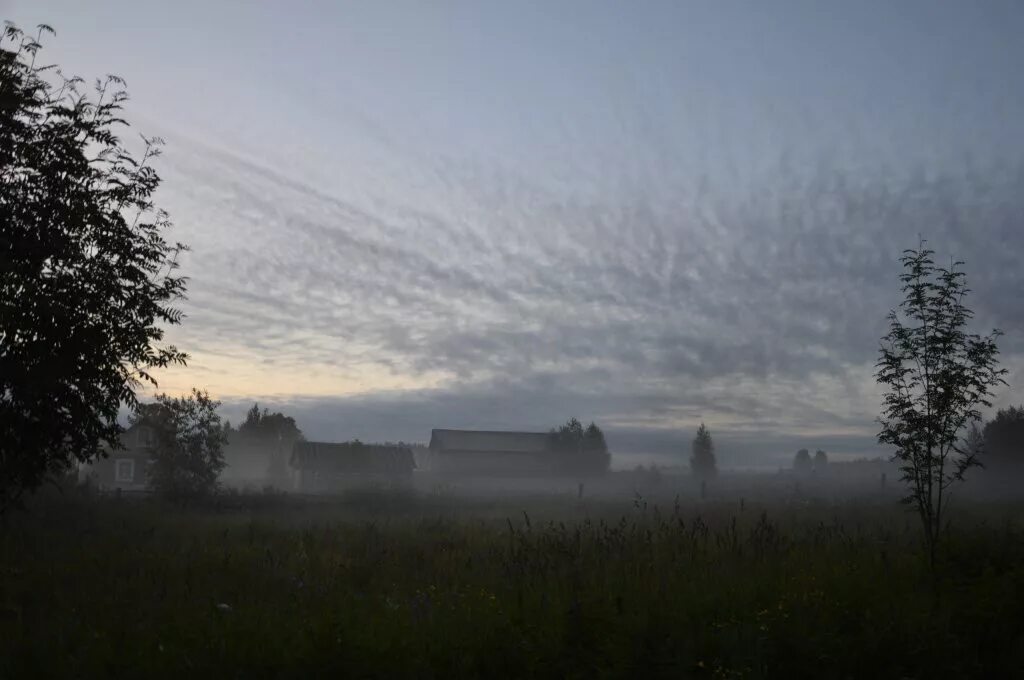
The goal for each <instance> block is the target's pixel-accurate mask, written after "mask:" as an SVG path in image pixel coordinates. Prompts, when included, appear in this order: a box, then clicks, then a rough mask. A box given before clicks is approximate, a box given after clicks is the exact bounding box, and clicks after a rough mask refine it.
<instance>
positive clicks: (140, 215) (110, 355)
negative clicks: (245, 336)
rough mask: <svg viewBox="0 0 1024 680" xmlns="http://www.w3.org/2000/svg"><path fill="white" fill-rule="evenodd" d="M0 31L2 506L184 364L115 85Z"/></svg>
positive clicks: (140, 167) (168, 256)
mask: <svg viewBox="0 0 1024 680" xmlns="http://www.w3.org/2000/svg"><path fill="white" fill-rule="evenodd" d="M44 33H51V34H52V33H53V30H52V29H50V28H49V27H48V26H43V25H41V26H40V27H39V31H38V34H37V36H36V38H34V39H33V38H31V37H28V36H26V35H24V34H23V33H22V32H21V31H20V30H18V29H17V28H16V27H15V26H14V25H12V24H10V23H7V24H6V25H5V28H4V31H3V35H2V36H0V512H2V511H3V510H4V509H6V508H8V507H9V506H10V505H11V504H13V503H15V502H16V501H17V500H18V499H19V498H20V496H21V495H22V494H23V493H24V492H25V491H27V490H32V489H35V488H37V487H38V486H39V485H40V484H41V483H42V482H43V481H45V479H46V478H47V477H48V476H51V475H58V474H61V473H63V472H65V471H67V470H69V469H71V468H72V467H73V466H74V464H75V462H76V461H82V462H84V461H87V460H90V459H91V458H93V457H94V456H96V455H98V452H99V451H100V448H101V444H102V443H103V442H106V443H108V444H109V445H111V446H112V447H115V448H116V447H118V446H119V437H120V434H121V432H122V428H121V427H120V426H119V425H118V422H117V415H118V410H119V408H120V407H121V405H122V404H125V403H126V404H128V405H129V406H134V405H135V404H136V403H137V402H136V397H135V390H136V388H138V387H139V386H140V384H141V382H146V383H150V384H152V385H154V386H155V385H156V380H155V379H154V378H153V375H152V372H153V369H156V368H160V367H165V366H168V365H171V364H183V363H185V360H186V355H185V354H184V353H182V352H180V351H178V350H177V349H176V348H175V347H174V346H172V345H165V344H163V343H162V340H163V330H162V328H161V326H163V325H167V324H177V323H179V322H180V320H181V318H182V315H181V313H180V311H178V310H177V309H175V308H174V307H172V306H171V305H172V303H173V302H174V301H175V300H179V299H181V298H182V297H183V295H184V291H185V279H184V278H181V277H179V276H175V275H174V271H175V269H176V268H177V266H178V263H177V257H178V255H179V253H181V252H182V251H183V250H184V249H185V247H184V246H183V245H181V244H173V245H172V244H170V243H168V242H167V241H166V240H165V238H164V235H165V234H166V233H167V230H168V228H169V226H170V223H169V221H168V218H167V215H166V214H165V213H163V212H162V211H158V210H156V209H155V206H154V204H153V202H152V195H153V192H154V190H155V189H156V188H157V186H158V185H159V183H160V179H159V177H158V176H157V174H156V172H155V171H154V170H153V168H152V167H151V166H150V162H151V161H152V159H153V158H155V157H156V156H157V155H158V154H159V145H160V140H159V139H156V138H152V139H147V138H145V137H144V138H143V140H142V142H143V149H142V152H141V157H136V156H133V155H132V154H131V153H129V151H128V150H127V149H126V148H125V146H124V145H123V144H122V143H121V140H120V139H119V137H118V136H117V135H118V133H119V132H120V131H121V130H122V129H124V128H126V127H127V123H125V122H124V121H123V120H122V119H121V118H120V111H121V108H122V104H123V103H124V102H125V100H126V99H127V94H126V93H125V92H124V90H123V89H122V86H123V82H122V81H121V80H120V79H118V78H117V77H114V76H108V77H107V78H106V80H104V81H97V83H96V87H95V93H94V94H93V95H92V96H90V95H89V94H87V93H86V92H85V91H84V90H86V88H84V87H83V81H82V80H81V79H80V78H70V79H68V78H64V77H63V76H61V74H60V71H57V70H55V69H54V68H53V67H51V66H44V65H40V64H41V62H39V60H38V57H39V56H40V43H39V40H40V39H41V37H42V35H43V34H44Z"/></svg>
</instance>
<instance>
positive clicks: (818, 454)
mask: <svg viewBox="0 0 1024 680" xmlns="http://www.w3.org/2000/svg"><path fill="white" fill-rule="evenodd" d="M826 467H828V454H827V453H825V452H824V451H822V450H821V449H818V450H817V451H815V452H814V471H815V472H821V471H823V470H824V469H825V468H826Z"/></svg>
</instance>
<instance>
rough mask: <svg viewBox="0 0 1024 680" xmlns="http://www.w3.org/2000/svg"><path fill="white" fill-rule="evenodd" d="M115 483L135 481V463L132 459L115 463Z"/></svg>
mask: <svg viewBox="0 0 1024 680" xmlns="http://www.w3.org/2000/svg"><path fill="white" fill-rule="evenodd" d="M114 481H115V482H132V481H135V461H134V460H131V459H130V458H128V459H124V460H118V461H114Z"/></svg>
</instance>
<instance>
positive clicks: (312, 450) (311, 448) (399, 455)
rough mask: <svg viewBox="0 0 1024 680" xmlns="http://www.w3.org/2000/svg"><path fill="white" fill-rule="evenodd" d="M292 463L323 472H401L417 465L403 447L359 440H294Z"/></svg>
mask: <svg viewBox="0 0 1024 680" xmlns="http://www.w3.org/2000/svg"><path fill="white" fill-rule="evenodd" d="M291 465H292V467H293V468H295V469H296V470H309V471H316V472H320V473H324V474H382V475H393V474H404V473H410V472H412V471H413V470H414V469H415V468H416V463H415V461H414V460H413V455H412V450H411V449H409V448H408V447H405V446H388V445H382V444H364V443H362V442H358V441H355V442H340V443H338V442H308V441H299V442H295V445H294V446H293V447H292V458H291Z"/></svg>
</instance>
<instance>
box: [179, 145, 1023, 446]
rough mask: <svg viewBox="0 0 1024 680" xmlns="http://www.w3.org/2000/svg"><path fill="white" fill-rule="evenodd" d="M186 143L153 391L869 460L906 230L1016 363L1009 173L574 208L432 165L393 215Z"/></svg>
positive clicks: (374, 430) (549, 195)
mask: <svg viewBox="0 0 1024 680" xmlns="http://www.w3.org/2000/svg"><path fill="white" fill-rule="evenodd" d="M183 147H184V148H182V149H176V150H175V151H174V153H168V154H167V156H166V157H165V159H166V160H165V165H164V167H163V168H162V170H163V176H164V179H165V189H164V190H163V191H164V194H163V197H164V199H165V202H166V204H167V207H168V208H169V209H170V211H171V212H172V215H173V216H174V217H175V221H176V223H177V225H178V229H179V231H180V234H181V238H182V240H185V241H186V242H188V243H190V244H191V245H192V246H193V250H192V252H191V253H190V254H189V256H188V259H187V260H186V262H185V273H186V274H187V275H189V276H190V277H191V282H190V285H189V300H188V302H187V303H186V304H185V307H184V308H185V311H186V312H187V314H188V319H187V320H186V322H185V324H184V325H182V326H181V327H180V328H175V329H173V330H172V333H171V337H172V339H173V340H174V341H176V342H177V343H178V344H179V346H181V347H183V348H185V349H186V350H188V351H191V352H192V353H193V355H194V360H193V368H190V369H186V370H184V371H178V372H177V373H176V374H173V375H172V374H168V376H167V377H166V380H167V381H168V385H170V386H171V387H172V388H173V387H175V386H181V387H184V386H185V385H187V384H188V383H189V382H190V381H192V382H197V383H203V381H204V380H205V381H207V383H209V381H213V387H212V389H215V391H217V392H218V393H220V394H222V395H224V396H225V398H226V399H229V400H236V401H238V403H241V401H244V399H245V398H249V397H257V398H265V399H266V398H269V399H272V400H274V401H275V402H276V403H282V404H287V405H288V406H289V407H290V408H294V409H296V410H297V411H298V412H299V413H301V414H303V415H302V416H301V418H306V421H305V424H304V426H305V427H307V428H308V429H309V430H310V431H311V432H313V433H316V435H317V436H323V437H330V438H340V437H347V436H361V437H363V438H385V437H388V438H408V439H418V440H423V439H424V438H425V437H426V436H428V435H429V429H430V428H431V427H440V426H452V427H476V426H479V427H501V428H518V427H529V428H534V429H536V428H546V427H550V426H551V425H554V424H555V423H556V422H558V421H559V420H564V419H565V418H567V417H569V416H571V415H579V416H581V417H585V418H595V419H598V421H599V422H605V423H608V424H609V429H610V431H611V432H612V440H613V441H614V440H615V439H616V438H618V439H619V441H620V442H621V443H622V446H623V448H624V450H632V451H634V452H638V453H643V448H644V447H645V446H650V447H653V448H658V447H661V448H660V449H658V450H659V451H661V450H664V449H665V448H666V446H667V445H666V444H665V442H673V444H672V446H676V444H677V443H678V442H679V441H681V440H685V437H684V436H683V432H685V431H686V430H687V428H690V429H692V427H693V426H694V424H695V423H696V422H698V421H699V420H700V419H705V420H708V421H709V422H713V423H714V425H715V427H716V428H718V430H719V431H720V432H721V433H722V436H723V437H724V438H725V439H728V438H729V437H733V438H734V439H735V441H736V442H740V441H744V442H746V444H743V445H742V446H741V447H740V448H743V447H746V449H744V450H753V449H754V448H756V446H754V445H753V444H752V443H751V442H752V441H754V439H751V438H755V439H756V438H757V437H760V438H761V439H762V441H763V442H764V444H763V447H762V448H764V449H765V450H766V451H769V452H770V450H772V447H773V446H776V445H781V443H782V442H784V441H791V440H792V439H793V437H800V436H803V435H805V434H807V433H814V435H815V436H819V437H828V436H840V437H847V438H850V437H852V438H853V439H849V440H846V439H844V440H843V441H844V442H845V443H844V444H843V446H847V448H850V449H851V450H852V449H862V450H867V449H870V447H871V442H872V436H873V433H874V426H873V424H872V418H873V417H874V413H875V410H876V408H877V391H876V388H875V387H874V385H873V383H872V382H871V379H870V376H871V371H872V364H873V361H874V358H875V355H876V352H877V346H878V338H879V337H880V336H881V334H882V333H883V332H884V327H885V320H884V316H885V313H886V312H887V311H888V309H889V308H890V307H892V306H894V305H895V304H897V303H898V302H899V298H900V296H899V291H898V281H897V275H898V262H897V258H898V256H899V253H900V252H901V250H902V249H903V248H906V247H911V246H914V245H916V242H917V237H918V234H921V235H923V236H925V237H927V238H928V239H929V240H930V242H931V244H932V245H933V246H934V247H935V248H936V249H937V250H938V252H939V255H940V257H946V256H948V254H949V253H955V254H956V256H957V257H959V258H961V259H964V260H966V261H967V271H968V273H969V283H970V284H971V286H972V288H973V293H972V304H973V305H974V308H975V310H976V311H977V322H978V324H977V325H978V327H979V329H983V328H988V327H991V326H992V325H998V326H1000V327H1002V328H1003V329H1004V330H1005V331H1006V332H1007V335H1006V337H1005V338H1004V340H1003V342H1002V346H1003V348H1004V354H1005V357H1006V359H1007V361H1009V362H1011V363H1012V362H1014V361H1016V360H1017V359H1018V358H1019V356H1020V355H1021V354H1022V353H1024V343H1022V341H1021V337H1024V335H1022V333H1021V331H1024V312H1022V309H1021V306H1020V303H1019V299H1018V294H1019V291H1020V290H1021V289H1022V284H1024V280H1022V273H1021V272H1022V270H1021V268H1020V267H1019V262H1020V258H1021V256H1022V255H1024V229H1021V223H1022V218H1024V164H1022V163H1020V162H1017V163H1009V162H1002V161H998V160H993V161H992V162H991V163H989V164H987V165H982V164H979V163H978V162H968V163H965V164H963V165H956V164H952V165H942V166H938V167H934V168H916V167H903V168H902V169H901V170H892V169H886V168H884V167H877V168H876V167H868V168H867V169H864V168H861V169H857V168H856V167H854V166H853V165H852V164H846V165H844V164H843V161H842V159H839V160H838V161H830V162H829V163H825V162H823V163H821V164H818V165H812V166H809V167H806V168H804V169H801V170H796V169H794V168H793V166H792V164H791V162H789V161H786V159H780V160H779V164H778V168H777V171H776V172H775V174H774V175H772V176H770V177H766V178H763V181H760V182H756V181H746V182H743V183H742V184H743V186H745V187H747V188H746V189H736V188H734V187H731V186H730V185H729V184H728V183H727V182H725V180H724V179H723V178H722V177H721V176H708V175H696V176H693V177H690V178H685V177H681V178H679V179H678V183H675V184H674V183H673V182H672V181H668V180H665V181H663V182H660V183H659V182H655V183H653V184H652V185H651V186H649V187H646V188H645V189H644V191H643V193H642V195H637V194H635V193H633V192H631V191H630V190H629V183H628V182H627V183H625V185H624V186H626V189H624V190H622V191H615V190H609V191H608V192H605V193H604V194H603V195H595V194H593V193H592V192H589V191H573V190H571V189H570V190H562V189H561V188H559V189H556V188H554V186H553V185H552V184H551V183H550V182H546V181H545V180H544V179H543V178H536V179H533V178H529V177H527V176H524V175H522V174H521V173H517V172H516V171H515V170H513V169H509V168H503V167H501V166H500V165H498V166H495V165H489V166H479V165H477V164H474V163H471V162H457V161H454V160H452V159H448V158H440V157H439V158H436V159H434V165H433V166H432V167H429V168H427V169H425V170H423V171H422V173H421V175H420V176H418V177H414V180H410V182H411V184H415V185H416V186H418V187H420V190H418V191H417V192H416V193H415V194H414V195H415V196H416V199H415V200H414V201H412V200H411V201H410V202H408V203H403V202H402V201H400V200H399V199H398V198H396V197H400V196H401V195H402V189H403V187H402V186H395V187H388V188H387V191H385V192H383V193H384V194H385V195H386V196H387V197H388V198H387V200H383V199H376V198H374V197H373V196H372V192H362V193H360V192H359V191H354V192H352V193H353V196H355V195H356V194H359V195H361V196H363V198H344V199H343V198H339V197H337V196H336V195H334V194H332V193H331V192H329V191H325V190H320V189H317V188H315V187H314V186H313V185H312V183H309V182H299V181H295V180H293V179H289V178H287V177H284V176H282V174H281V173H279V172H275V171H273V170H270V169H268V168H266V167H262V166H260V165H258V164H255V163H253V162H251V161H248V160H243V159H241V158H239V157H236V156H233V155H231V154H227V153H224V152H221V151H215V150H213V149H211V148H209V147H205V146H202V145H199V144H195V143H188V142H186V143H184V144H183ZM659 159H660V160H659ZM648 160H649V163H651V164H658V163H667V162H668V161H666V160H664V159H662V157H661V156H654V155H652V156H651V157H650V158H649V159H648ZM830 163H831V164H830ZM482 167H483V168H486V169H482ZM658 169H659V167H658V166H657V165H655V167H654V168H653V170H654V171H657V170H658ZM665 172H666V174H669V175H670V174H671V169H670V168H667V167H666V168H665ZM608 173H610V174H611V175H614V169H608ZM608 182H609V186H613V185H614V182H612V181H611V180H609V181H608ZM423 187H427V188H430V187H433V188H434V189H435V190H436V192H437V198H436V199H435V200H431V199H430V198H429V196H430V195H431V192H430V191H428V190H424V189H423ZM228 367H230V370H229V368H228ZM232 403H234V402H232ZM301 418H300V423H303V420H302V419H301ZM389 428H390V429H389ZM667 432H672V433H673V434H671V435H668V434H665V433H667ZM830 432H831V433H833V435H829V433H830ZM389 433H393V434H389ZM644 433H646V434H644ZM656 441H657V442H662V443H661V444H658V445H657V446H655V445H654V444H652V443H651V442H656ZM644 442H648V443H647V444H645V443H644ZM772 442H775V444H773V443H772ZM851 442H852V443H851ZM737 446H740V444H737ZM669 448H671V447H669ZM766 455H767V454H766ZM787 455H788V453H787Z"/></svg>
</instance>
